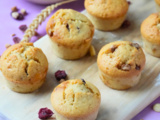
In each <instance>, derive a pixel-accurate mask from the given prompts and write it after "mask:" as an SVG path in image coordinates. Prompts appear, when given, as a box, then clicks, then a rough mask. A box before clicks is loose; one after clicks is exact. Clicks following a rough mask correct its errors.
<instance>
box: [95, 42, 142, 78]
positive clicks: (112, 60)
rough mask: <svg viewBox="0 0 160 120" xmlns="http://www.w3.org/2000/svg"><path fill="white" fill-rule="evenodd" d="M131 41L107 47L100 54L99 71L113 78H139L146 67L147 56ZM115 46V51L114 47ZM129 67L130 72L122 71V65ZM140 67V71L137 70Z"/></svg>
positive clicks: (110, 44) (98, 59)
mask: <svg viewBox="0 0 160 120" xmlns="http://www.w3.org/2000/svg"><path fill="white" fill-rule="evenodd" d="M131 44H132V43H131V42H129V41H116V42H112V43H109V44H107V45H105V46H104V47H103V48H102V49H101V50H100V52H99V54H98V58H97V64H98V67H99V70H100V71H102V72H103V73H104V74H106V75H108V76H110V77H112V78H115V79H116V78H122V79H123V78H131V77H133V76H138V75H139V74H140V73H141V71H142V70H143V68H144V66H145V55H144V53H143V50H142V48H141V47H139V48H138V49H137V48H136V47H134V46H132V45H131ZM113 46H115V51H112V47H113ZM123 64H124V65H126V64H127V65H129V66H130V69H129V70H127V71H126V70H122V69H121V66H122V65H123ZM136 66H139V70H137V69H136Z"/></svg>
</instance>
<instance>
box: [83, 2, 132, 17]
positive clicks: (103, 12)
mask: <svg viewBox="0 0 160 120" xmlns="http://www.w3.org/2000/svg"><path fill="white" fill-rule="evenodd" d="M84 5H85V8H86V10H87V11H88V13H90V14H91V15H93V16H95V17H99V18H103V19H106V18H107V19H109V18H119V17H121V16H124V15H125V14H126V13H127V11H128V7H129V6H128V3H127V1H126V0H85V3H84Z"/></svg>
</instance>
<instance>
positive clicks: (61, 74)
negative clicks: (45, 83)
mask: <svg viewBox="0 0 160 120" xmlns="http://www.w3.org/2000/svg"><path fill="white" fill-rule="evenodd" d="M55 77H56V79H57V80H58V81H60V80H61V79H66V78H67V74H66V72H65V71H64V70H58V71H57V72H56V73H55Z"/></svg>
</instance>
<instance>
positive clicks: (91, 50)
mask: <svg viewBox="0 0 160 120" xmlns="http://www.w3.org/2000/svg"><path fill="white" fill-rule="evenodd" d="M89 53H90V56H95V55H96V51H95V48H94V46H93V45H91V46H90V48H89Z"/></svg>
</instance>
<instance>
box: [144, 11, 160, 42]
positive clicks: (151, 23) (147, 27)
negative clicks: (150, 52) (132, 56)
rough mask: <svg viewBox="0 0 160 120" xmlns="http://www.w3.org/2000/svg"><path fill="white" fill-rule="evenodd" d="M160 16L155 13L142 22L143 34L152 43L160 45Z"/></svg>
mask: <svg viewBox="0 0 160 120" xmlns="http://www.w3.org/2000/svg"><path fill="white" fill-rule="evenodd" d="M158 24H159V25H160V16H159V14H158V13H153V14H151V15H150V16H149V17H147V18H146V19H145V20H144V21H143V22H142V24H141V35H142V36H143V37H144V38H145V39H146V40H147V41H149V42H151V43H152V44H157V45H160V28H158V27H157V25H158Z"/></svg>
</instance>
